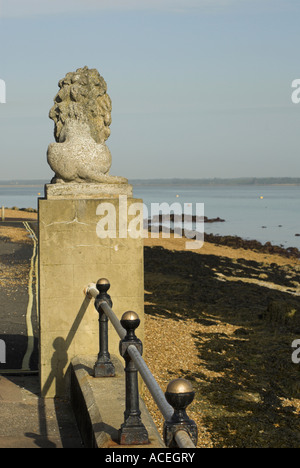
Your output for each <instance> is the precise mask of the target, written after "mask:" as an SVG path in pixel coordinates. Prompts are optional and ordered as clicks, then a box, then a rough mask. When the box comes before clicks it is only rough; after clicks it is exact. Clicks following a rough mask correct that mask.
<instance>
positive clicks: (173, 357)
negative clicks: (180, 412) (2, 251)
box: [0, 212, 300, 448]
mask: <svg viewBox="0 0 300 468" xmlns="http://www.w3.org/2000/svg"><path fill="white" fill-rule="evenodd" d="M19 215H20V212H14V213H13V214H12V216H15V217H18V216H19ZM26 215H28V213H26ZM31 216H32V218H31V219H36V216H37V215H36V214H31ZM5 239H10V241H12V242H16V243H24V242H25V243H26V242H31V239H30V238H29V237H28V232H27V231H26V230H25V229H24V227H23V224H22V223H20V225H15V226H3V225H2V226H1V223H0V243H1V244H2V243H3V242H4V241H5ZM144 256H145V258H144V260H145V314H146V333H145V335H146V339H145V343H144V347H145V360H146V362H147V364H148V366H149V368H150V370H151V371H152V373H153V375H154V376H155V378H156V380H157V381H158V383H159V385H160V386H161V388H162V389H163V390H165V389H166V386H167V384H168V382H169V381H170V380H172V379H175V378H178V377H183V378H186V379H188V380H190V381H191V382H192V383H193V386H194V389H195V392H196V396H195V400H194V402H193V403H192V405H191V406H190V407H189V408H188V414H189V416H190V417H191V418H192V419H194V420H195V421H196V422H197V425H198V429H199V442H198V447H201V448H202V447H207V448H213V447H216V448H217V447H222V448H225V447H233V448H244V447H246V448H259V447H265V448H281V447H282V448H299V447H300V423H299V413H300V379H299V371H300V364H299V365H297V364H294V363H293V362H292V352H293V349H292V342H293V341H294V340H295V339H298V338H300V318H299V314H300V301H299V295H300V263H299V259H298V258H296V257H293V256H286V255H283V254H282V255H279V254H268V253H266V252H258V251H253V250H251V249H242V248H232V247H228V246H222V245H216V244H214V243H212V242H205V243H204V246H203V248H202V249H200V250H198V251H187V250H185V239H174V238H170V239H151V238H148V239H145V249H144ZM0 269H2V270H3V265H2V264H1V259H0ZM3 272H4V276H3V278H2V281H5V278H6V276H7V275H8V276H9V266H8V265H5V269H4V270H3ZM143 397H144V399H145V401H146V404H147V406H148V408H149V410H150V412H151V414H152V416H153V419H154V420H155V422H156V424H157V425H158V427H159V430H160V431H161V430H162V417H161V415H160V413H159V412H158V410H157V409H156V406H155V404H154V403H153V401H152V397H151V396H150V395H149V392H148V391H147V389H145V390H144V394H143Z"/></svg>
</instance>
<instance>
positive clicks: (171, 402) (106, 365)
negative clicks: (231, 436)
mask: <svg viewBox="0 0 300 468" xmlns="http://www.w3.org/2000/svg"><path fill="white" fill-rule="evenodd" d="M109 288H110V283H109V281H108V280H107V279H104V278H102V279H100V280H99V281H98V282H97V284H95V283H90V284H89V285H88V286H87V287H86V288H85V290H84V292H85V294H86V295H87V296H88V297H90V298H94V299H95V308H96V310H97V311H98V313H99V348H100V350H99V354H98V359H97V361H96V363H95V366H94V376H95V377H113V376H114V375H115V372H114V366H113V363H112V362H111V359H110V354H109V352H108V323H107V322H108V320H110V321H111V323H112V325H113V327H114V329H115V330H116V332H117V334H118V335H119V337H120V340H121V341H120V354H121V356H122V357H123V358H124V359H125V364H126V366H125V375H126V386H125V389H126V410H125V413H124V424H123V425H122V426H121V428H120V431H119V439H120V443H121V444H124V445H132V444H146V443H148V442H149V441H148V434H147V431H146V428H145V427H144V425H143V423H142V421H141V417H140V414H141V413H140V410H139V395H138V379H137V372H139V373H140V375H141V377H142V379H143V381H144V382H145V385H146V386H147V388H148V390H149V392H150V394H151V395H152V398H153V399H154V401H155V403H156V405H157V407H158V409H159V411H160V412H161V413H162V415H163V417H164V420H165V422H164V430H163V432H164V441H165V444H166V446H167V447H179V448H196V444H197V439H198V430H197V426H196V424H195V422H194V421H192V420H191V419H189V418H188V416H187V414H186V408H187V406H188V405H189V404H191V403H192V401H193V399H194V396H195V393H194V391H193V388H192V386H191V384H190V382H188V381H187V380H185V379H176V380H173V381H172V382H170V383H169V385H168V387H167V391H166V393H164V392H163V391H162V390H161V388H160V386H159V385H158V383H157V381H156V379H155V377H154V376H153V374H152V373H151V371H150V369H149V368H148V366H147V364H146V362H145V360H144V359H143V357H142V350H143V345H142V343H141V341H140V340H139V339H138V338H137V337H136V335H135V329H136V328H137V327H138V326H139V323H140V320H139V317H138V315H137V314H136V313H135V312H131V311H130V312H125V314H123V316H122V318H121V321H120V320H119V319H118V317H117V316H116V314H115V313H114V311H113V309H112V301H111V298H110V296H109V295H108V294H107V291H108V289H109Z"/></svg>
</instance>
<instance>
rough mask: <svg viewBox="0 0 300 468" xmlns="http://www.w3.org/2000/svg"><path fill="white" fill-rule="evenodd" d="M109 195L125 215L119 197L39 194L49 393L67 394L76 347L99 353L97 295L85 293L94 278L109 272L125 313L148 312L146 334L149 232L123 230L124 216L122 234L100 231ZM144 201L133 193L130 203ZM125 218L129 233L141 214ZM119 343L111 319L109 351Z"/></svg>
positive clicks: (43, 346) (117, 308)
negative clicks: (146, 237)
mask: <svg viewBox="0 0 300 468" xmlns="http://www.w3.org/2000/svg"><path fill="white" fill-rule="evenodd" d="M108 202H109V203H111V204H113V205H114V207H115V210H116V214H117V217H118V211H119V207H120V200H119V198H114V199H107V198H105V199H97V200H92V199H88V200H81V199H75V200H71V199H70V200H69V199H61V200H56V199H49V200H47V199H40V200H39V295H40V297H39V300H40V379H41V392H42V396H44V397H54V396H65V394H66V392H67V391H68V387H69V373H68V369H69V365H70V361H71V360H72V359H73V358H74V357H75V356H77V355H95V354H97V353H98V350H99V328H98V313H97V312H96V310H95V308H94V301H93V300H91V301H90V300H89V299H87V298H85V296H84V294H83V289H84V288H85V287H86V286H87V285H88V284H89V283H91V282H96V281H97V280H98V279H99V278H103V277H104V278H107V279H109V281H110V283H111V288H110V290H109V291H108V292H109V294H110V295H111V297H112V300H113V310H114V312H115V313H116V314H117V316H118V317H119V318H121V316H122V314H123V313H124V312H125V311H127V310H134V311H135V312H137V313H138V314H139V316H140V319H141V325H140V327H139V329H138V331H137V335H138V336H139V338H140V339H141V340H142V341H143V338H144V264H143V239H141V238H137V239H134V238H131V237H130V236H129V235H128V237H127V238H120V236H119V221H118V220H117V226H116V227H117V231H116V234H117V236H116V238H111V237H107V238H104V239H101V238H99V225H98V223H99V221H100V220H101V219H103V215H102V216H101V215H99V213H100V212H101V210H102V208H104V207H105V205H103V203H108ZM138 202H139V203H141V200H136V199H133V198H128V199H127V203H128V207H130V206H131V205H132V204H133V203H138ZM101 206H102V207H101ZM97 212H98V214H97ZM126 218H127V219H126V220H125V219H124V217H123V220H122V223H123V231H122V236H123V237H124V221H125V222H126V221H128V224H129V223H130V221H132V220H134V219H135V218H136V215H135V216H134V215H132V216H128V217H127V215H126ZM97 225H98V234H97ZM110 227H112V225H111V226H110ZM127 232H128V229H127ZM110 235H114V232H112V231H111V232H110ZM118 348H119V336H118V335H117V333H116V332H115V330H114V329H113V327H112V326H111V324H110V329H109V351H110V352H111V353H112V354H116V355H118V354H119V349H118Z"/></svg>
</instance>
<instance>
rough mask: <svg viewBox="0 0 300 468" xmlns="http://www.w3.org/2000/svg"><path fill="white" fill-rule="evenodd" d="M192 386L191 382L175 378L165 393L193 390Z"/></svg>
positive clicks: (189, 391)
mask: <svg viewBox="0 0 300 468" xmlns="http://www.w3.org/2000/svg"><path fill="white" fill-rule="evenodd" d="M193 391H194V390H193V386H192V384H191V382H189V381H188V380H185V379H175V380H172V381H171V382H170V383H169V385H168V387H167V393H176V394H178V393H191V392H193Z"/></svg>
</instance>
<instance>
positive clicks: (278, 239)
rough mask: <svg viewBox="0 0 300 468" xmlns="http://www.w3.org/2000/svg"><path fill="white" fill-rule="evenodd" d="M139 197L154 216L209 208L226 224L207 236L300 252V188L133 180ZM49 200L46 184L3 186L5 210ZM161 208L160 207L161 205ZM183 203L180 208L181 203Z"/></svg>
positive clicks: (210, 228) (210, 226)
mask: <svg viewBox="0 0 300 468" xmlns="http://www.w3.org/2000/svg"><path fill="white" fill-rule="evenodd" d="M131 183H132V185H133V196H134V197H135V198H139V199H142V200H143V203H144V204H145V205H146V206H147V208H148V213H149V215H150V214H153V206H157V204H162V203H167V204H169V205H172V204H174V203H176V204H177V205H174V206H177V208H178V207H179V205H180V206H181V207H182V212H183V213H184V212H185V208H187V207H188V213H189V214H190V213H191V210H192V212H193V214H195V215H196V214H197V206H200V205H202V206H204V215H205V216H206V217H207V218H209V219H213V218H221V219H222V220H224V222H214V223H205V229H204V230H205V232H206V233H208V234H214V235H222V236H224V235H232V236H239V237H242V238H243V239H247V240H257V241H259V242H261V243H263V244H264V243H266V242H271V244H273V245H278V246H282V247H284V248H288V247H296V248H298V249H299V250H300V216H299V213H300V186H298V185H276V186H275V185H274V186H269V185H262V186H259V185H237V186H227V185H225V186H222V185H220V186H219V185H217V186H205V185H203V186H197V185H191V186H189V185H188V184H186V183H185V184H184V185H182V186H181V185H179V184H177V185H172V184H170V185H167V184H161V185H151V183H150V184H149V183H145V184H143V183H140V182H139V183H137V184H135V183H134V182H131ZM43 196H44V185H34V186H23V185H21V184H20V183H19V185H11V186H0V206H5V207H8V208H12V207H18V208H37V200H38V198H39V197H43ZM155 204H156V205H155ZM178 204H179V205H178Z"/></svg>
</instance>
